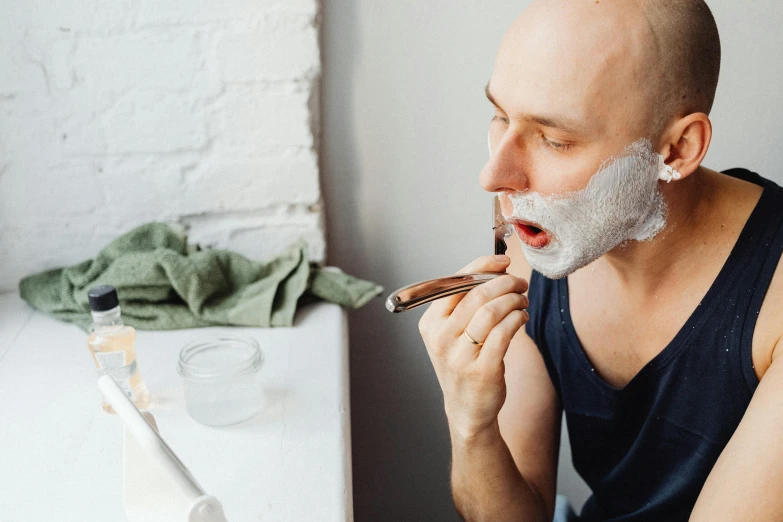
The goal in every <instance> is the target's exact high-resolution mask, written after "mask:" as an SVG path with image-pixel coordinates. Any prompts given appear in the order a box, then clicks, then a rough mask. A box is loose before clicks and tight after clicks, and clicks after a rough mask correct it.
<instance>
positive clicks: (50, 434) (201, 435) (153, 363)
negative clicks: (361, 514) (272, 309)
mask: <svg viewBox="0 0 783 522" xmlns="http://www.w3.org/2000/svg"><path fill="white" fill-rule="evenodd" d="M228 331H231V332H233V333H241V334H242V335H248V336H252V337H255V338H256V339H257V340H258V342H259V344H260V346H261V349H262V350H263V352H264V356H265V362H264V366H263V368H262V370H261V375H262V381H263V383H264V389H265V392H266V396H267V401H268V403H269V404H268V406H267V408H266V410H265V411H264V412H263V413H262V414H260V415H259V416H258V417H256V418H254V419H252V420H249V421H246V422H244V423H241V424H237V425H235V426H230V427H227V428H212V427H207V426H202V425H201V424H198V423H197V422H196V421H194V420H193V419H191V418H190V417H189V416H188V414H187V413H186V411H185V408H184V399H183V392H182V386H181V383H180V381H179V375H178V374H177V372H176V361H177V356H178V354H179V350H180V349H181V348H182V346H183V345H184V344H186V343H187V342H189V341H190V340H192V339H194V338H197V337H201V336H205V335H210V334H218V333H226V332H228ZM136 348H137V353H138V363H139V369H140V371H141V372H142V377H143V378H144V381H145V382H146V383H147V386H148V388H149V389H150V393H151V394H152V397H153V402H152V404H151V406H150V411H151V412H152V414H153V415H154V416H155V419H156V421H157V424H158V428H159V429H160V433H161V435H162V436H163V438H164V439H165V440H166V442H167V443H168V444H169V445H170V446H171V448H172V449H173V450H174V451H175V452H176V453H177V455H178V456H179V457H180V458H181V459H182V461H183V462H184V463H185V465H186V466H187V467H188V468H189V469H190V471H191V472H192V473H193V475H194V476H195V477H196V480H198V482H199V483H200V484H201V485H202V486H203V487H204V489H205V490H206V492H207V493H208V494H210V495H214V496H215V497H217V498H218V499H219V500H220V502H221V503H222V504H223V508H224V511H225V513H226V518H227V519H228V521H229V522H245V521H247V522H250V521H253V522H260V521H274V522H285V521H292V522H304V521H341V522H342V521H345V520H353V508H352V493H351V491H352V488H351V443H350V433H351V432H350V413H349V399H348V390H349V386H348V337H347V321H346V314H345V312H344V311H343V310H342V309H341V308H340V307H339V306H337V305H333V304H327V303H319V304H316V305H311V306H309V307H306V308H304V309H302V310H300V311H299V313H298V314H297V320H296V325H295V326H294V327H293V328H273V329H262V328H241V329H239V328H205V329H198V330H175V331H169V332H158V331H153V332H149V331H139V332H138V336H137V340H136ZM96 378H97V377H96V372H95V367H94V366H93V363H92V359H91V357H90V353H89V350H88V348H87V334H85V333H84V332H82V331H81V330H79V329H78V328H76V327H75V326H72V325H69V324H66V323H61V322H59V321H57V320H55V319H52V318H49V317H47V316H45V315H43V314H41V313H38V312H35V311H34V310H33V309H32V308H30V307H29V306H27V304H26V303H24V302H23V301H22V300H21V299H20V298H19V297H18V296H17V295H16V294H5V295H0V521H2V522H38V521H42V522H43V521H46V522H51V521H57V522H70V521H73V522H77V521H78V522H92V521H96V522H97V521H100V522H113V521H117V522H122V521H124V520H125V514H124V510H123V507H122V490H121V485H122V423H121V421H120V419H119V418H118V417H117V416H115V415H110V414H107V413H104V412H103V410H101V407H100V392H99V391H98V389H97V387H96ZM205 449H206V451H205Z"/></svg>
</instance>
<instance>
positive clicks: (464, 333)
mask: <svg viewBox="0 0 783 522" xmlns="http://www.w3.org/2000/svg"><path fill="white" fill-rule="evenodd" d="M462 335H464V336H465V337H467V338H468V341H470V342H471V343H472V344H475V345H476V346H481V345H482V344H484V342H483V341H482V342H478V341H474V340H473V338H472V337H471V336H470V335H468V331H467V330H465V331H464V332H462Z"/></svg>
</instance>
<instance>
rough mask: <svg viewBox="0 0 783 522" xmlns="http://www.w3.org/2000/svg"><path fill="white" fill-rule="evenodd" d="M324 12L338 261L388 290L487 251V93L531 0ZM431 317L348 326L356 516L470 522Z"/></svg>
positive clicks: (566, 470)
mask: <svg viewBox="0 0 783 522" xmlns="http://www.w3.org/2000/svg"><path fill="white" fill-rule="evenodd" d="M323 5H324V20H323V22H324V23H323V33H322V34H323V37H322V40H323V41H322V43H323V45H322V49H323V58H324V67H323V71H324V77H323V81H322V103H321V106H322V108H323V110H322V116H323V119H322V127H321V128H322V137H321V145H322V147H321V151H320V158H321V172H322V183H321V186H322V191H323V194H324V198H325V203H326V205H325V206H326V221H327V228H328V245H329V252H328V260H329V263H330V264H335V265H338V266H340V267H342V268H343V269H345V270H346V271H348V272H350V273H353V274H356V275H358V276H361V277H365V278H369V279H372V280H374V281H377V282H379V283H381V284H383V285H384V286H385V287H386V291H387V292H391V291H393V290H395V289H396V288H398V287H400V286H403V285H404V284H408V283H412V282H415V281H417V280H423V279H427V278H430V277H436V276H441V275H446V274H449V273H453V272H454V271H456V270H457V269H459V268H460V267H461V266H463V265H465V264H467V263H468V262H469V261H471V260H472V259H475V258H476V257H478V256H481V255H486V254H491V253H492V251H493V247H494V237H493V235H492V230H491V219H490V218H491V214H490V212H489V210H490V207H491V199H492V198H491V197H490V196H489V194H487V193H486V192H484V191H483V190H482V189H481V187H480V186H479V184H478V174H479V172H480V170H481V168H482V166H483V164H484V163H485V162H486V158H487V150H486V136H487V134H486V133H487V125H488V123H489V119H490V118H491V110H490V107H489V104H488V102H486V100H485V99H484V93H483V88H484V85H485V84H486V82H487V79H488V76H489V73H490V71H491V67H492V61H493V58H494V54H495V51H496V48H497V44H498V43H499V41H500V38H501V37H502V34H503V32H504V30H505V28H506V27H507V26H508V25H509V24H510V23H511V21H512V20H513V19H514V17H516V16H517V15H518V14H519V12H520V10H521V9H522V8H523V7H524V5H519V4H518V3H504V4H502V5H500V4H499V5H497V6H494V7H493V8H492V9H487V8H486V6H484V5H482V4H481V3H476V2H453V1H452V0H431V1H429V2H413V1H406V2H362V1H360V0H329V1H327V2H324V4H323ZM423 312H424V309H416V310H414V311H411V312H407V313H405V314H400V315H392V314H390V313H388V312H387V311H386V310H385V309H384V307H383V300H382V299H377V300H375V301H374V302H372V303H370V304H369V305H368V306H366V307H365V308H363V309H361V310H359V311H357V312H354V313H352V314H351V316H350V325H351V331H350V342H351V415H352V438H353V441H352V442H353V483H354V507H355V513H356V520H359V521H373V522H376V521H377V522H385V521H394V522H398V521H401V520H402V521H417V520H427V521H429V520H436V521H439V522H440V521H444V522H448V521H450V520H459V517H458V515H457V513H456V511H455V509H454V506H453V504H452V499H451V491H450V487H449V462H450V453H451V447H450V442H449V435H448V426H447V423H446V419H445V413H444V411H443V396H442V394H441V390H440V386H439V384H438V381H437V379H436V377H435V373H434V371H433V369H432V365H431V363H430V361H429V357H428V356H427V352H426V348H425V346H424V343H423V342H422V340H421V337H420V336H419V333H418V328H417V323H418V320H419V318H420V317H421V314H422V313H423ZM562 449H563V450H564V451H568V448H567V446H564V447H563V448H562ZM560 471H561V473H560V476H559V480H558V487H559V490H560V492H562V493H565V494H567V495H568V496H569V497H570V498H571V500H572V502H573V504H574V505H575V506H577V507H579V506H580V505H581V502H582V501H583V500H584V498H585V496H586V491H585V489H584V486H583V485H582V483H581V480H580V479H579V478H578V477H577V476H576V475H575V474H574V473H573V470H572V469H571V468H570V456H568V454H565V455H563V456H561V465H560Z"/></svg>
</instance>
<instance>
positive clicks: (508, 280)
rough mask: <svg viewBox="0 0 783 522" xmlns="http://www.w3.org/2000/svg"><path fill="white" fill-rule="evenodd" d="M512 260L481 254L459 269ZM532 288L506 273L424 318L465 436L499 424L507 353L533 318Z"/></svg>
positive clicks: (456, 425)
mask: <svg viewBox="0 0 783 522" xmlns="http://www.w3.org/2000/svg"><path fill="white" fill-rule="evenodd" d="M509 263H510V260H509V258H508V257H506V256H488V257H481V258H479V259H477V260H475V261H474V262H472V263H471V264H469V265H468V266H466V267H465V268H463V269H462V270H460V271H459V272H458V273H459V274H463V273H474V272H497V273H501V272H504V271H505V270H506V268H508V265H509ZM527 287H528V284H527V282H526V281H525V280H524V279H521V278H518V277H515V276H513V275H503V276H500V277H498V278H497V279H494V280H492V281H489V282H488V283H484V284H482V285H480V286H477V287H476V288H474V289H473V290H471V291H470V292H468V293H467V294H462V295H457V296H452V297H449V298H444V299H441V300H439V301H436V302H435V303H433V304H432V305H430V308H429V310H427V312H426V313H425V314H424V316H423V317H422V318H421V321H420V322H419V331H420V332H421V335H422V338H423V339H424V343H425V344H426V345H427V351H428V352H429V355H430V359H431V360H432V364H433V366H434V368H435V373H436V375H437V377H438V381H439V382H440V386H441V388H442V390H443V397H444V403H445V407H446V415H447V417H448V419H449V425H450V428H451V431H452V433H456V434H458V435H459V437H460V438H462V439H463V440H466V439H470V438H473V437H476V436H478V435H480V434H481V433H483V432H485V431H487V430H488V429H491V428H493V427H494V426H496V423H497V417H498V413H499V412H500V409H501V407H502V406H503V403H504V401H505V399H506V384H505V377H504V376H505V366H504V364H503V357H504V356H505V355H506V351H507V350H508V347H509V343H510V342H511V339H512V337H514V335H515V334H516V333H517V332H518V331H519V329H520V328H522V326H524V324H525V323H526V322H527V321H528V319H529V316H528V313H527V310H526V308H527V306H528V299H527V296H525V295H522V294H523V293H524V292H526V291H527ZM465 333H467V336H466V335H464V334H465ZM468 336H470V338H472V339H473V340H474V341H476V342H478V343H482V342H483V345H482V346H479V345H475V344H473V343H472V342H471V341H470V339H469V338H468Z"/></svg>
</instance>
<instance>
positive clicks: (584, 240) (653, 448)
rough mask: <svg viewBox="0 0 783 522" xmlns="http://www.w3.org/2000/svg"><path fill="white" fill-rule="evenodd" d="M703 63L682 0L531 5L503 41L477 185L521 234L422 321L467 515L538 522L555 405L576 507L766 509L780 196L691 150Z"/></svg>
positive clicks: (623, 512) (699, 20)
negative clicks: (575, 481)
mask: <svg viewBox="0 0 783 522" xmlns="http://www.w3.org/2000/svg"><path fill="white" fill-rule="evenodd" d="M719 65H720V43H719V39H718V33H717V28H716V25H715V21H714V19H713V17H712V14H711V13H710V11H709V9H708V7H707V6H706V4H704V3H703V2H702V1H699V0H649V1H643V0H540V1H537V2H534V3H533V4H532V5H531V6H530V7H529V8H528V9H527V10H525V11H524V12H523V13H522V15H521V16H520V17H519V18H518V19H517V20H516V21H515V22H514V23H513V25H512V26H511V28H510V29H509V31H508V33H507V34H506V35H505V37H504V38H503V40H502V43H501V45H500V48H499V51H498V53H497V58H496V62H495V67H494V70H493V73H492V76H491V79H490V82H489V84H488V86H487V90H486V91H487V96H488V98H489V100H490V102H491V103H492V105H493V107H494V110H495V115H494V117H493V119H492V122H491V124H490V131H489V141H490V149H491V157H490V159H489V161H488V163H487V164H486V166H485V168H484V169H483V171H482V172H481V176H480V181H481V184H482V186H483V187H484V189H486V190H487V191H489V192H494V193H498V194H500V196H501V202H502V206H503V213H504V214H505V215H506V216H507V218H508V219H509V221H510V222H511V223H512V224H513V225H514V228H515V230H516V235H517V237H518V239H519V241H517V240H512V241H510V250H509V252H508V254H509V257H510V259H509V257H505V256H499V257H494V258H480V259H478V260H476V261H474V262H473V263H471V264H469V265H468V266H466V267H465V268H464V269H463V270H462V272H498V273H503V272H506V271H507V272H508V273H507V274H505V275H502V276H500V277H498V278H496V279H494V280H493V281H491V282H489V283H486V284H484V285H482V286H480V287H477V288H475V289H474V290H472V291H470V292H469V293H467V294H463V295H460V296H454V297H451V298H447V299H442V300H440V301H437V302H435V303H433V304H432V305H431V306H430V309H429V310H428V311H427V312H426V313H425V314H424V316H423V317H422V319H421V322H420V325H419V326H420V331H421V334H422V337H423V339H424V341H425V344H426V345H427V349H428V352H429V354H430V357H431V360H432V363H433V365H434V368H435V371H436V374H437V377H438V380H439V382H440V385H441V387H442V389H443V394H444V404H445V409H446V413H447V417H448V421H449V427H450V433H451V440H452V489H453V494H454V500H455V503H456V506H457V508H458V510H459V512H460V513H461V514H462V516H463V517H464V518H465V519H467V520H471V521H472V520H486V521H493V522H498V521H505V520H509V521H511V520H513V521H525V522H533V521H542V522H543V521H546V522H548V521H550V520H552V518H553V513H554V505H555V493H556V482H557V480H556V479H557V477H556V474H557V456H558V445H559V440H560V429H561V426H560V424H561V416H562V413H563V412H565V415H566V418H567V427H568V436H569V437H570V441H571V448H572V457H573V462H574V466H575V468H576V470H577V471H578V472H579V474H580V475H581V476H582V477H583V478H584V479H585V481H586V482H587V484H588V485H589V486H590V488H591V490H592V493H593V495H592V496H591V497H590V499H589V500H588V501H587V503H586V504H585V506H584V508H583V509H582V512H581V515H580V518H579V520H582V521H584V522H593V521H624V522H632V521H634V522H640V521H656V522H661V521H686V520H691V521H695V522H701V521H725V522H727V521H749V520H752V521H770V522H771V521H780V520H783V480H781V479H782V478H783V435H782V434H783V359H780V356H781V354H783V341H781V339H782V338H783V321H781V320H780V317H781V313H782V312H783V268H779V267H778V265H779V263H778V261H779V260H780V257H781V254H782V253H783V190H781V188H780V187H778V186H777V185H776V184H774V183H772V182H770V181H768V180H767V179H765V178H763V177H761V176H759V175H758V174H755V173H752V172H749V171H747V170H744V169H733V170H731V171H726V172H725V173H719V172H715V171H713V170H710V169H708V168H706V167H704V166H702V165H701V163H702V160H703V158H704V157H705V154H706V153H707V149H708V147H709V144H710V140H711V137H712V125H711V123H710V120H709V117H708V115H709V113H710V110H711V108H712V103H713V99H714V96H715V90H716V86H717V82H718V71H719ZM528 289H529V292H528ZM526 292H527V295H525V293H526Z"/></svg>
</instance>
